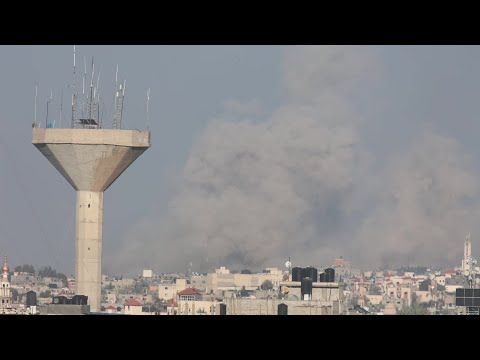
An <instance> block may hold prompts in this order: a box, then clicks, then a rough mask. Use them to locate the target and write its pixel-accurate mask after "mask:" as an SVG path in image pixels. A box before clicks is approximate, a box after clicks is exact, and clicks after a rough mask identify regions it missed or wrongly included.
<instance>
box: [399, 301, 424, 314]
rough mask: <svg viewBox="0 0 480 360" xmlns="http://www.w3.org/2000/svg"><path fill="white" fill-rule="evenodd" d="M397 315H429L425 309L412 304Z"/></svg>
mask: <svg viewBox="0 0 480 360" xmlns="http://www.w3.org/2000/svg"><path fill="white" fill-rule="evenodd" d="M398 314H399V315H429V314H430V313H429V312H428V310H427V309H426V308H425V307H423V306H420V305H419V304H412V306H407V307H405V308H403V309H402V310H401V311H400V312H399V313H398Z"/></svg>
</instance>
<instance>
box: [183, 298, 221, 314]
mask: <svg viewBox="0 0 480 360" xmlns="http://www.w3.org/2000/svg"><path fill="white" fill-rule="evenodd" d="M217 304H220V302H218V301H217V300H216V299H212V300H179V301H178V313H177V315H215V312H216V310H217Z"/></svg>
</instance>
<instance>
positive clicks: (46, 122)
mask: <svg viewBox="0 0 480 360" xmlns="http://www.w3.org/2000/svg"><path fill="white" fill-rule="evenodd" d="M52 99H53V90H52V91H51V92H50V99H48V100H47V115H46V117H45V129H47V128H48V105H49V104H50V101H52Z"/></svg>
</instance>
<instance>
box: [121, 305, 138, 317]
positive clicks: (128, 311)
mask: <svg viewBox="0 0 480 360" xmlns="http://www.w3.org/2000/svg"><path fill="white" fill-rule="evenodd" d="M124 314H125V315H142V307H141V306H125V308H124Z"/></svg>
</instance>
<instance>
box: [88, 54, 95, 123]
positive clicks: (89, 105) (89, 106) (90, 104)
mask: <svg viewBox="0 0 480 360" xmlns="http://www.w3.org/2000/svg"><path fill="white" fill-rule="evenodd" d="M94 73H95V64H94V63H93V56H92V76H91V78H90V101H89V104H88V119H89V120H90V119H92V101H93V74H94Z"/></svg>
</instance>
